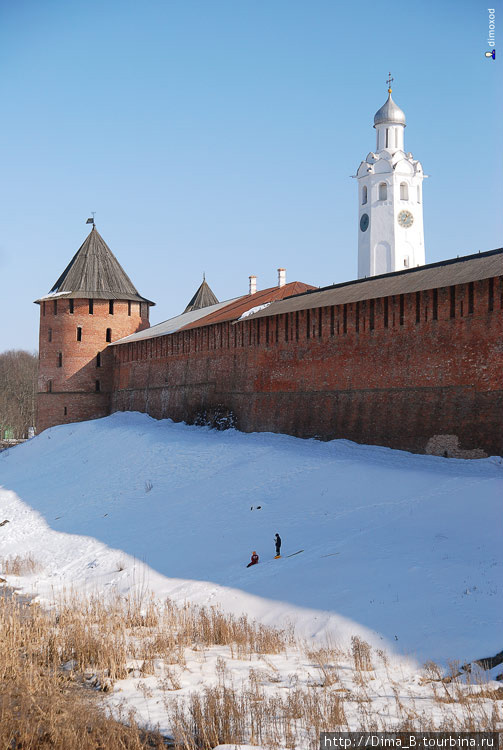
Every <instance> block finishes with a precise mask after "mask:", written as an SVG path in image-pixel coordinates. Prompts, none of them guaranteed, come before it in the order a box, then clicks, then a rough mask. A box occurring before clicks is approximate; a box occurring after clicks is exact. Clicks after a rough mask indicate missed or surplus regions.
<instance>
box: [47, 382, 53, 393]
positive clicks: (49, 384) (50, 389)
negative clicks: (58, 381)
mask: <svg viewBox="0 0 503 750" xmlns="http://www.w3.org/2000/svg"><path fill="white" fill-rule="evenodd" d="M47 393H52V380H48V381H47Z"/></svg>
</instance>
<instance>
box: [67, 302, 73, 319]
mask: <svg viewBox="0 0 503 750" xmlns="http://www.w3.org/2000/svg"><path fill="white" fill-rule="evenodd" d="M68 310H69V312H70V313H71V314H72V315H73V299H69V300H68Z"/></svg>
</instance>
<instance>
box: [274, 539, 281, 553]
mask: <svg viewBox="0 0 503 750" xmlns="http://www.w3.org/2000/svg"><path fill="white" fill-rule="evenodd" d="M274 544H275V545H276V557H281V537H280V535H279V534H276V536H275V537H274Z"/></svg>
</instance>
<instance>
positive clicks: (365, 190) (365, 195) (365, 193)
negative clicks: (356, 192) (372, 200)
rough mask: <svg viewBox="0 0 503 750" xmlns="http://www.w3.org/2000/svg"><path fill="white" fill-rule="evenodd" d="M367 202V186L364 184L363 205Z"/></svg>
mask: <svg viewBox="0 0 503 750" xmlns="http://www.w3.org/2000/svg"><path fill="white" fill-rule="evenodd" d="M366 202H367V186H366V185H364V186H363V187H362V206H364V205H365V204H366Z"/></svg>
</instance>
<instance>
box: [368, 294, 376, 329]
mask: <svg viewBox="0 0 503 750" xmlns="http://www.w3.org/2000/svg"><path fill="white" fill-rule="evenodd" d="M374 306H375V300H373V299H371V300H370V306H369V327H370V330H371V331H373V330H374V319H375V307H374Z"/></svg>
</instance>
